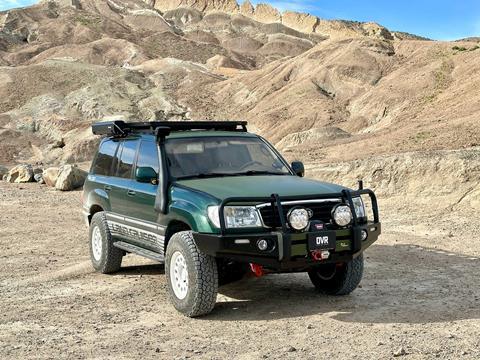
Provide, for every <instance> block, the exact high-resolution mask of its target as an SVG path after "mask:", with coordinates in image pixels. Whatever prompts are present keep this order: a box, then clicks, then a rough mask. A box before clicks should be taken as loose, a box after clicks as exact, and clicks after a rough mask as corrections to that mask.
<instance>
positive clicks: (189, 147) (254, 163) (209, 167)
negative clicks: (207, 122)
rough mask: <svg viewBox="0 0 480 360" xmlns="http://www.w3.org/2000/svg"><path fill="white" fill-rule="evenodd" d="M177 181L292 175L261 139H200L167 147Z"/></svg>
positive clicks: (176, 141)
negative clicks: (242, 176)
mask: <svg viewBox="0 0 480 360" xmlns="http://www.w3.org/2000/svg"><path fill="white" fill-rule="evenodd" d="M165 149H166V153H167V158H168V165H169V169H170V174H171V175H172V176H173V177H174V178H177V179H186V178H196V177H200V178H201V177H216V176H241V175H290V174H291V173H290V171H289V169H288V168H287V167H286V166H285V163H284V161H282V159H281V158H280V157H279V156H278V155H276V154H275V153H274V152H273V151H272V149H271V148H270V147H269V146H268V145H267V144H265V143H264V142H263V141H262V140H261V139H259V138H256V137H255V138H246V137H233V136H232V137H213V136H212V137H199V138H184V139H169V140H167V142H166V144H165Z"/></svg>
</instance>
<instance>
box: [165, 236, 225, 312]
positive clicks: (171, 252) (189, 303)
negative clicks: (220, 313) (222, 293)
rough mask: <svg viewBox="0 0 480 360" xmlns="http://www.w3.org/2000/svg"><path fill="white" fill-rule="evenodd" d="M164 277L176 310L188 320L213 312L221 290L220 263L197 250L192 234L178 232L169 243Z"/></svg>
mask: <svg viewBox="0 0 480 360" xmlns="http://www.w3.org/2000/svg"><path fill="white" fill-rule="evenodd" d="M165 274H166V275H167V283H168V292H169V295H170V300H171V302H172V304H173V306H174V307H175V309H177V310H178V311H180V312H181V313H182V314H184V315H186V316H189V317H197V316H202V315H206V314H208V313H210V312H211V311H212V310H213V308H214V306H215V302H216V300H217V291H218V271H217V263H216V261H215V258H213V257H211V256H209V255H206V254H203V253H201V252H200V251H199V250H198V248H197V245H196V244H195V241H194V239H193V236H192V233H191V232H190V231H182V232H179V233H176V234H174V235H173V236H172V238H171V239H170V241H169V242H168V247H167V253H166V257H165Z"/></svg>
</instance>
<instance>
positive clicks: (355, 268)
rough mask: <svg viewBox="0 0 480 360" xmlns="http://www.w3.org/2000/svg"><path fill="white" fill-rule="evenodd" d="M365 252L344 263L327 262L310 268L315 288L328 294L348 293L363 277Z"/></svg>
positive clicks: (309, 274) (310, 275) (309, 273)
mask: <svg viewBox="0 0 480 360" xmlns="http://www.w3.org/2000/svg"><path fill="white" fill-rule="evenodd" d="M363 267H364V261H363V254H361V255H360V256H358V257H357V258H355V259H353V260H351V261H349V262H347V263H343V264H325V265H321V266H320V267H318V268H315V269H313V270H310V271H309V272H308V276H309V277H310V280H311V281H312V283H313V285H314V286H315V288H316V289H317V290H318V291H319V292H321V293H323V294H327V295H348V294H350V293H351V292H352V291H353V290H355V289H356V288H357V287H358V285H359V284H360V281H361V280H362V277H363Z"/></svg>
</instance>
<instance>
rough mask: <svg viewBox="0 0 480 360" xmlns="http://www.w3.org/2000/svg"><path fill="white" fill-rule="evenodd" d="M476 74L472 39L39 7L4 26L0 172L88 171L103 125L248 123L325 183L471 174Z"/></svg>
mask: <svg viewBox="0 0 480 360" xmlns="http://www.w3.org/2000/svg"><path fill="white" fill-rule="evenodd" d="M479 59H480V47H479V45H478V43H477V42H475V39H468V41H463V42H462V41H460V42H436V41H429V40H427V39H422V38H420V37H416V36H414V35H410V34H405V33H399V32H393V31H390V30H388V29H386V28H385V27H383V26H381V25H379V24H375V23H358V22H351V21H340V20H335V21H328V20H324V19H319V18H317V17H315V16H312V15H308V14H299V13H294V12H284V13H281V12H279V11H278V10H276V9H274V8H273V7H271V6H269V5H264V4H260V5H258V6H256V7H254V6H253V5H252V4H251V3H250V2H248V1H247V2H245V3H243V4H238V3H237V2H236V1H235V0H222V1H213V0H201V1H200V0H198V1H197V0H195V1H194V0H157V1H153V0H150V1H146V2H143V1H140V0H106V1H103V0H68V1H67V0H61V1H60V0H59V1H53V0H51V1H43V2H40V3H39V4H37V5H35V6H32V7H29V8H23V9H15V10H11V11H7V12H2V13H0V65H1V67H0V79H1V81H0V137H1V142H0V164H5V165H10V164H13V163H18V162H41V163H43V164H58V163H77V162H84V161H89V160H90V159H91V156H92V152H93V151H94V149H95V144H96V143H97V141H98V139H96V138H95V137H93V136H92V135H91V132H90V129H89V126H90V124H91V123H92V122H94V121H98V120H102V119H113V118H115V119H125V120H132V121H133V120H168V119H184V120H198V119H244V120H248V121H249V123H250V128H251V130H253V131H256V132H258V133H260V134H262V135H264V136H265V137H267V138H268V139H269V140H271V141H272V142H273V143H274V144H276V145H277V146H278V147H279V148H280V149H281V150H282V151H283V152H284V154H286V156H287V157H288V158H290V159H293V158H300V159H301V160H303V161H305V162H306V163H307V164H309V165H310V166H314V167H315V168H316V170H315V173H316V174H317V176H319V177H322V176H327V177H328V176H329V174H331V173H332V170H331V166H332V165H329V164H332V163H338V164H340V165H339V166H340V167H342V166H343V167H344V168H348V164H350V165H351V164H352V161H356V162H355V164H357V165H358V166H357V167H356V168H363V169H365V171H366V173H365V174H358V175H359V176H360V175H361V176H364V177H367V178H368V177H370V178H372V179H373V178H374V177H372V175H373V170H371V169H370V168H369V167H368V164H371V163H372V162H374V163H376V164H377V165H378V166H377V168H379V170H378V169H377V170H378V171H380V173H382V176H385V177H387V178H388V177H390V178H392V177H395V178H398V177H401V178H404V177H407V178H409V177H412V176H413V180H415V176H416V174H418V171H419V170H418V169H416V167H418V166H419V167H420V168H421V167H422V161H421V159H424V158H428V159H435V158H443V156H444V154H448V159H449V160H448V161H450V162H451V166H452V171H456V167H457V166H458V164H461V163H463V162H462V161H463V160H462V159H463V157H462V156H463V155H461V154H467V155H465V156H467V157H468V159H470V160H468V161H467V165H466V166H470V167H473V168H475V169H478V166H479V165H478V163H477V162H476V161H478V145H479V144H480V131H479V130H478V116H479V114H480V91H479V86H480V85H479V84H480V62H479ZM454 150H461V152H459V151H454ZM392 158H395V159H396V161H397V163H400V164H403V165H402V166H401V168H403V169H404V173H392V172H391V171H388V170H386V169H387V168H388V167H385V168H384V166H383V165H382V164H384V163H385V162H387V163H388V162H389V161H391V159H392ZM411 158H414V159H418V161H413V162H409V161H410V160H409V159H411ZM389 159H390V160H389ZM342 162H345V163H344V165H341V163H342ZM408 164H411V166H413V168H412V167H410V166H409V165H408ZM362 166H363V167H362ZM448 166H450V165H448ZM448 166H447V168H448ZM322 169H323V170H322ZM370 170H371V171H370ZM417 170H418V171H417ZM378 171H377V175H375V176H377V177H378V176H379V175H378ZM337 175H340V174H337ZM344 175H345V176H346V175H351V173H349V174H344ZM342 176H343V175H342ZM342 176H341V177H342ZM428 176H433V177H434V178H435V169H434V171H433V173H431V174H428ZM343 177H344V176H343ZM459 180H460V181H461V182H462V183H468V184H467V185H468V186H461V187H460V188H461V189H459V187H458V186H456V185H455V184H456V183H457V181H459ZM474 180H475V179H472V178H471V177H470V178H469V177H468V176H466V175H465V176H463V177H462V176H460V175H459V177H458V178H455V179H454V182H452V183H449V184H447V185H448V186H450V187H451V189H452V191H461V192H462V191H464V190H466V189H467V190H468V189H470V187H471V186H473V185H472V181H474ZM349 181H350V180H349ZM438 181H440V182H443V181H444V180H443V179H442V180H438ZM348 185H352V184H351V183H348ZM371 185H372V184H371ZM373 185H376V186H380V185H381V183H374V184H373ZM379 190H380V191H383V190H385V191H386V190H387V189H383V188H381V189H379ZM455 197H458V194H456V195H455Z"/></svg>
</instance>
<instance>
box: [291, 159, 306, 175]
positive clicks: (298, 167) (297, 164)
mask: <svg viewBox="0 0 480 360" xmlns="http://www.w3.org/2000/svg"><path fill="white" fill-rule="evenodd" d="M292 170H293V172H294V173H295V175H297V176H300V177H304V176H305V166H303V163H302V162H301V161H294V162H292Z"/></svg>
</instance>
